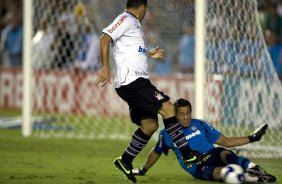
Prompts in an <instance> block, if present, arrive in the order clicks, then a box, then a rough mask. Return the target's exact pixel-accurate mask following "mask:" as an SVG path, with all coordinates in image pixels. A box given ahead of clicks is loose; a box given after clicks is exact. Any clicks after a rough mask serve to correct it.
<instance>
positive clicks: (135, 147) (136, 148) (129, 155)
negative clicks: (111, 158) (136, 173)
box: [122, 128, 151, 165]
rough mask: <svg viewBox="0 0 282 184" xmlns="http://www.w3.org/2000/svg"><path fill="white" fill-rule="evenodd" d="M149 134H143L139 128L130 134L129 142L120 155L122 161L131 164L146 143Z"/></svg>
mask: <svg viewBox="0 0 282 184" xmlns="http://www.w3.org/2000/svg"><path fill="white" fill-rule="evenodd" d="M150 138H151V136H148V135H146V134H144V132H143V131H142V130H141V128H138V129H137V130H136V131H135V132H134V134H133V135H132V138H131V142H130V144H129V145H128V147H127V149H126V150H125V152H124V153H123V155H122V161H123V162H124V163H126V164H129V165H130V164H131V163H132V161H133V159H134V158H135V157H136V156H137V154H138V153H139V152H140V151H141V150H142V149H143V148H144V147H145V146H146V145H147V143H148V141H149V140H150Z"/></svg>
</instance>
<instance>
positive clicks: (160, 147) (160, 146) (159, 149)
mask: <svg viewBox="0 0 282 184" xmlns="http://www.w3.org/2000/svg"><path fill="white" fill-rule="evenodd" d="M168 150H169V147H168V146H167V144H166V142H165V139H164V134H163V131H161V132H160V135H159V140H158V142H157V144H156V146H155V148H154V151H155V152H156V153H158V154H162V153H164V154H165V155H168Z"/></svg>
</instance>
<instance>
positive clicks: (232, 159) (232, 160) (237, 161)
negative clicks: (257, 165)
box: [225, 153, 251, 170]
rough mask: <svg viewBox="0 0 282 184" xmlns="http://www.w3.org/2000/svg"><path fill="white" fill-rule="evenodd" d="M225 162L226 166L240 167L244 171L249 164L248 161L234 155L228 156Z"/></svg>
mask: <svg viewBox="0 0 282 184" xmlns="http://www.w3.org/2000/svg"><path fill="white" fill-rule="evenodd" d="M225 160H226V162H227V163H228V164H237V165H240V166H241V167H242V168H243V169H244V170H246V169H248V167H249V164H250V163H251V161H250V160H249V159H246V158H244V157H239V156H237V155H235V154H234V153H231V154H228V155H227V156H226V158H225Z"/></svg>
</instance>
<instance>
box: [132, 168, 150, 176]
mask: <svg viewBox="0 0 282 184" xmlns="http://www.w3.org/2000/svg"><path fill="white" fill-rule="evenodd" d="M147 171H148V170H147V169H146V168H144V167H141V168H137V169H132V173H133V174H134V175H136V176H144V175H145V174H146V172H147Z"/></svg>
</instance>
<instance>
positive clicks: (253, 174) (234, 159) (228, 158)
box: [218, 148, 276, 182]
mask: <svg viewBox="0 0 282 184" xmlns="http://www.w3.org/2000/svg"><path fill="white" fill-rule="evenodd" d="M218 149H222V151H221V154H220V157H221V160H222V161H223V162H224V163H225V164H237V165H240V166H241V167H242V168H243V169H244V171H245V172H246V173H245V179H246V181H247V182H275V181H276V178H275V176H273V175H271V174H268V173H267V172H266V171H265V170H264V169H263V168H262V167H260V166H259V165H257V164H255V163H253V162H251V161H250V160H249V159H247V158H244V157H241V156H238V155H236V154H235V153H233V152H232V151H230V150H227V149H224V148H218Z"/></svg>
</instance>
